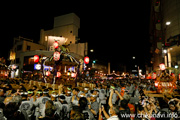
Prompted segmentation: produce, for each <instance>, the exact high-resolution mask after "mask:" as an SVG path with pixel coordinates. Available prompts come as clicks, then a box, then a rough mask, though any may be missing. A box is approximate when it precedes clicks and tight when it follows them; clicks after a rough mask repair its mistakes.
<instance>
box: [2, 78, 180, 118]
mask: <svg viewBox="0 0 180 120" xmlns="http://www.w3.org/2000/svg"><path fill="white" fill-rule="evenodd" d="M0 84H1V86H0V120H159V119H165V120H179V119H180V99H179V98H178V97H175V96H173V97H171V98H169V97H168V96H166V95H164V96H163V97H151V96H149V95H147V94H146V93H145V91H156V87H155V86H154V82H153V81H151V80H149V81H148V80H144V81H139V80H132V79H131V80H129V79H126V80H82V81H79V82H78V84H77V86H76V87H72V85H65V84H63V83H61V84H60V85H58V89H53V87H47V86H45V85H41V86H39V85H31V84H29V83H25V82H24V81H23V80H13V79H11V80H1V81H0ZM27 84H29V86H28V87H27ZM15 86H16V87H15ZM179 90H180V87H179V86H177V89H176V90H174V91H175V92H178V91H179Z"/></svg>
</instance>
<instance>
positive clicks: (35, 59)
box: [34, 55, 39, 63]
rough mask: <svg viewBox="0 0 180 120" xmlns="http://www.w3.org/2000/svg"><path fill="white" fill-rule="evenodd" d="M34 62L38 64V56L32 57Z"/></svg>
mask: <svg viewBox="0 0 180 120" xmlns="http://www.w3.org/2000/svg"><path fill="white" fill-rule="evenodd" d="M34 62H35V63H38V62H39V56H38V55H34Z"/></svg>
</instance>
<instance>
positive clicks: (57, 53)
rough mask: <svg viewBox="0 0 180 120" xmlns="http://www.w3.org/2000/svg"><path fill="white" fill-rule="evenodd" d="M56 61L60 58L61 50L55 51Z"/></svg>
mask: <svg viewBox="0 0 180 120" xmlns="http://www.w3.org/2000/svg"><path fill="white" fill-rule="evenodd" d="M53 56H54V61H58V60H59V59H60V52H54V55H53Z"/></svg>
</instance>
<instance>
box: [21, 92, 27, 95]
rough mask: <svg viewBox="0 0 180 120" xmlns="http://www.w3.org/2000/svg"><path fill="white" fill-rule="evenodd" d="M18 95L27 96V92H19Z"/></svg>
mask: <svg viewBox="0 0 180 120" xmlns="http://www.w3.org/2000/svg"><path fill="white" fill-rule="evenodd" d="M20 94H21V95H23V94H24V95H27V94H28V93H27V92H21V93H20Z"/></svg>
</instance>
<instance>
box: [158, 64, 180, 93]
mask: <svg viewBox="0 0 180 120" xmlns="http://www.w3.org/2000/svg"><path fill="white" fill-rule="evenodd" d="M166 70H168V69H167V68H165V65H164V64H163V63H162V64H160V71H159V72H160V75H159V76H157V78H156V81H155V87H156V88H157V92H158V93H168V94H172V92H173V90H174V89H176V81H177V79H176V77H175V76H171V75H169V74H168V73H167V72H166Z"/></svg>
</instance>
